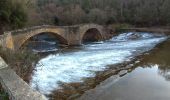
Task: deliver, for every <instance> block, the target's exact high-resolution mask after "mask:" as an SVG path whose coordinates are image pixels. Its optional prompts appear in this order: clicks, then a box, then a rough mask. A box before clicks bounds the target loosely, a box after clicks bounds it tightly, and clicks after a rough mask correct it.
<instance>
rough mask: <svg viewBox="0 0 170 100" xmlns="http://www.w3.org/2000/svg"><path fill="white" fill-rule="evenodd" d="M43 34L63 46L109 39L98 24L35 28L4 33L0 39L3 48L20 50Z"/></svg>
mask: <svg viewBox="0 0 170 100" xmlns="http://www.w3.org/2000/svg"><path fill="white" fill-rule="evenodd" d="M41 33H48V34H49V33H50V34H53V35H55V36H56V38H57V40H58V41H59V43H61V44H66V45H81V44H82V43H83V41H84V40H87V39H90V40H97V41H99V40H104V39H106V38H107V33H106V29H105V28H104V27H103V26H101V25H97V24H82V25H74V26H50V25H42V26H35V27H30V28H25V29H20V30H15V31H8V32H4V35H3V36H1V37H0V43H1V45H2V46H3V47H6V48H9V49H12V50H18V49H20V48H21V47H22V46H23V45H24V44H25V43H26V42H27V41H28V40H29V39H30V38H31V37H34V36H36V35H38V34H41Z"/></svg>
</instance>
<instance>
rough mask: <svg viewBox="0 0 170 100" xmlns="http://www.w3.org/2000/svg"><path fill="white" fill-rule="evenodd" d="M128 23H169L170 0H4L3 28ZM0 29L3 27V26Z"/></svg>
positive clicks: (1, 9) (0, 14)
mask: <svg viewBox="0 0 170 100" xmlns="http://www.w3.org/2000/svg"><path fill="white" fill-rule="evenodd" d="M80 23H98V24H112V23H129V24H134V25H144V26H146V25H147V26H152V25H169V23H170V0H1V1H0V28H1V29H2V27H3V28H4V26H5V28H6V27H7V28H12V29H16V28H21V27H23V26H25V25H27V26H32V25H42V24H53V25H73V24H80ZM1 29H0V30H1Z"/></svg>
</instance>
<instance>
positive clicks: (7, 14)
mask: <svg viewBox="0 0 170 100" xmlns="http://www.w3.org/2000/svg"><path fill="white" fill-rule="evenodd" d="M26 8H27V4H26V3H25V4H24V3H23V1H19V0H1V1H0V26H1V28H2V27H5V28H6V27H8V28H10V29H16V28H21V27H23V26H24V25H25V23H26V21H27V11H26Z"/></svg>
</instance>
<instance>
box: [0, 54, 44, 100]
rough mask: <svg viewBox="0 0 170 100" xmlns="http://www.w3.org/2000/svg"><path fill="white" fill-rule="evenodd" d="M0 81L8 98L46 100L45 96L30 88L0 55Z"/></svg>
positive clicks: (13, 99) (14, 99)
mask: <svg viewBox="0 0 170 100" xmlns="http://www.w3.org/2000/svg"><path fill="white" fill-rule="evenodd" d="M0 68H1V69H0V83H1V85H2V87H3V88H4V90H5V91H6V92H7V93H8V94H9V97H10V100H46V97H45V96H44V95H42V94H40V93H39V92H37V91H35V90H33V89H31V87H30V86H29V85H28V84H27V83H26V82H24V81H23V80H22V79H21V78H20V77H19V76H18V75H17V74H16V73H15V72H14V71H13V70H12V69H10V68H9V67H8V65H7V64H6V63H5V62H4V60H3V59H2V58H1V57H0Z"/></svg>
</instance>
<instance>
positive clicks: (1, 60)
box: [0, 57, 8, 69]
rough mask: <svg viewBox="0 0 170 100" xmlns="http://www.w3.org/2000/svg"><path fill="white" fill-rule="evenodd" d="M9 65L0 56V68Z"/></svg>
mask: <svg viewBox="0 0 170 100" xmlns="http://www.w3.org/2000/svg"><path fill="white" fill-rule="evenodd" d="M6 67H8V65H7V64H6V63H5V61H4V60H3V59H2V58H1V57H0V69H3V68H6Z"/></svg>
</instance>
